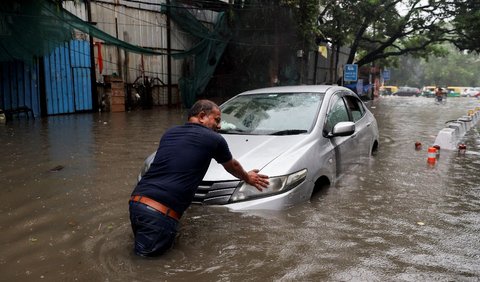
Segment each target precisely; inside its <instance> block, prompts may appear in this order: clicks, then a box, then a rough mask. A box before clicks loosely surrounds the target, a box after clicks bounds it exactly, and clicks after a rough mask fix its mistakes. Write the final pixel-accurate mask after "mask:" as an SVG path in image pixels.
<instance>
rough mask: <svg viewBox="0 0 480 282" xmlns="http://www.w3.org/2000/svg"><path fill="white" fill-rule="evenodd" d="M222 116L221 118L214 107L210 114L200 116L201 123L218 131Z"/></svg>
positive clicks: (218, 111)
mask: <svg viewBox="0 0 480 282" xmlns="http://www.w3.org/2000/svg"><path fill="white" fill-rule="evenodd" d="M221 120H222V118H221V113H220V110H219V109H218V108H214V109H213V110H212V111H211V112H210V114H208V115H204V116H203V117H202V118H201V123H202V124H203V125H204V126H206V127H208V128H210V129H212V130H214V131H218V130H219V129H220V122H221Z"/></svg>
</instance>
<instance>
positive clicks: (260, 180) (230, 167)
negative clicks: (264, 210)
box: [222, 159, 269, 191]
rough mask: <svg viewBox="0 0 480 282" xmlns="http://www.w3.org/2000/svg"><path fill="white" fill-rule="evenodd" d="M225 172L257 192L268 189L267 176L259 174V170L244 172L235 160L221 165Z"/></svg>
mask: <svg viewBox="0 0 480 282" xmlns="http://www.w3.org/2000/svg"><path fill="white" fill-rule="evenodd" d="M222 165H223V167H224V168H225V170H227V171H228V172H229V173H230V174H232V175H233V176H235V177H238V178H239V179H241V180H243V181H245V182H246V183H247V184H249V185H252V186H254V187H255V188H257V189H258V191H262V190H263V189H264V188H267V187H268V184H269V182H268V176H266V175H263V174H259V173H258V172H259V171H260V170H258V169H252V170H251V171H249V172H246V171H245V170H244V169H243V167H242V165H241V164H240V163H239V162H238V161H237V160H235V159H231V160H229V161H228V162H225V163H222Z"/></svg>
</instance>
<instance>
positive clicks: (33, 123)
mask: <svg viewBox="0 0 480 282" xmlns="http://www.w3.org/2000/svg"><path fill="white" fill-rule="evenodd" d="M478 103H479V100H476V99H470V98H449V99H448V101H447V103H445V104H435V103H434V101H433V99H428V98H421V97H419V98H416V97H382V98H379V99H377V100H375V101H373V102H370V103H369V107H370V108H371V110H372V112H373V113H374V114H375V116H376V118H377V121H378V124H379V129H380V148H379V151H378V153H377V154H376V156H374V157H372V158H371V159H370V160H369V162H368V163H365V164H362V165H359V166H358V167H357V168H356V170H355V171H352V172H350V173H348V174H346V175H344V176H343V177H342V178H340V179H339V181H338V182H337V183H336V185H335V186H332V187H330V188H328V189H327V190H325V191H322V193H320V194H318V195H315V196H314V198H313V199H312V200H311V201H310V202H307V203H305V204H302V205H298V206H295V207H293V208H291V209H288V210H284V211H271V212H266V211H264V212H244V213H235V212H229V211H228V210H226V209H224V208H221V207H203V206H192V208H190V209H189V210H188V211H187V214H186V215H185V216H184V218H182V225H181V230H180V236H179V238H178V241H177V243H176V245H175V248H174V249H173V250H171V251H170V252H169V253H167V254H166V255H164V256H162V257H160V258H156V259H142V258H139V257H136V256H135V255H134V254H133V251H132V244H133V238H132V234H131V230H130V223H129V220H128V204H127V201H128V198H129V195H130V193H131V191H132V189H133V186H134V185H135V179H136V176H137V174H138V172H139V169H140V166H141V164H142V162H143V159H144V158H145V157H146V156H147V155H148V154H150V153H151V152H153V151H154V150H155V149H156V147H157V144H158V140H159V138H160V136H161V134H162V133H163V132H164V131H165V130H166V129H167V128H169V127H170V126H172V125H176V124H181V123H183V121H184V119H185V113H184V112H182V111H181V110H178V109H172V110H167V109H165V108H158V109H154V110H150V111H138V112H130V113H112V114H108V113H101V114H99V113H94V114H78V115H71V116H55V117H49V118H47V119H36V120H25V119H23V118H22V119H20V120H15V121H14V122H12V123H10V124H8V125H2V126H1V127H0V142H1V144H0V153H1V154H0V155H1V156H2V161H1V163H0V196H1V199H3V201H2V205H0V248H1V250H2V251H1V252H0V273H1V274H0V280H1V281H38V280H45V281H192V280H195V281H419V280H426V281H432V280H435V281H478V280H479V279H480V237H479V235H478V234H479V233H480V173H479V172H480V129H479V127H478V126H477V127H474V128H472V129H471V130H470V131H469V132H468V133H467V134H466V135H465V140H464V142H465V144H466V145H467V152H466V154H465V155H461V154H458V153H457V152H456V151H442V150H441V154H440V156H439V159H438V161H437V163H436V165H435V166H429V165H427V162H426V160H427V147H428V146H429V145H432V144H433V142H434V140H435V137H436V135H437V133H438V131H439V130H440V129H442V128H443V127H444V126H445V122H446V121H448V120H452V119H457V118H459V117H461V116H463V115H466V114H467V110H468V109H472V108H474V107H475V106H477V105H478ZM415 142H421V143H422V144H423V147H422V150H415V146H414V144H415Z"/></svg>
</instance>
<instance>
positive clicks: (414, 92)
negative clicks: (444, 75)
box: [392, 86, 421, 97]
mask: <svg viewBox="0 0 480 282" xmlns="http://www.w3.org/2000/svg"><path fill="white" fill-rule="evenodd" d="M420 94H421V93H420V89H418V88H416V87H407V86H404V87H400V88H399V89H398V91H397V92H394V93H393V94H392V95H394V96H416V97H418V96H420Z"/></svg>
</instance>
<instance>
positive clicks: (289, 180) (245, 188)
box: [230, 169, 307, 202]
mask: <svg viewBox="0 0 480 282" xmlns="http://www.w3.org/2000/svg"><path fill="white" fill-rule="evenodd" d="M306 177H307V169H302V170H300V171H297V172H294V173H292V174H289V175H284V176H277V177H270V178H269V179H268V181H269V182H270V184H269V185H268V187H267V188H265V189H263V191H258V190H257V188H255V187H254V186H251V185H249V184H247V183H245V182H243V181H242V182H241V185H240V186H239V187H238V188H237V189H236V190H235V192H234V193H233V195H232V197H231V198H230V202H238V201H245V200H250V199H252V198H260V197H267V196H271V195H274V194H280V193H283V192H286V191H288V190H290V189H293V188H295V187H297V186H298V185H299V184H300V183H302V182H303V181H304V180H305V178H306Z"/></svg>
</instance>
